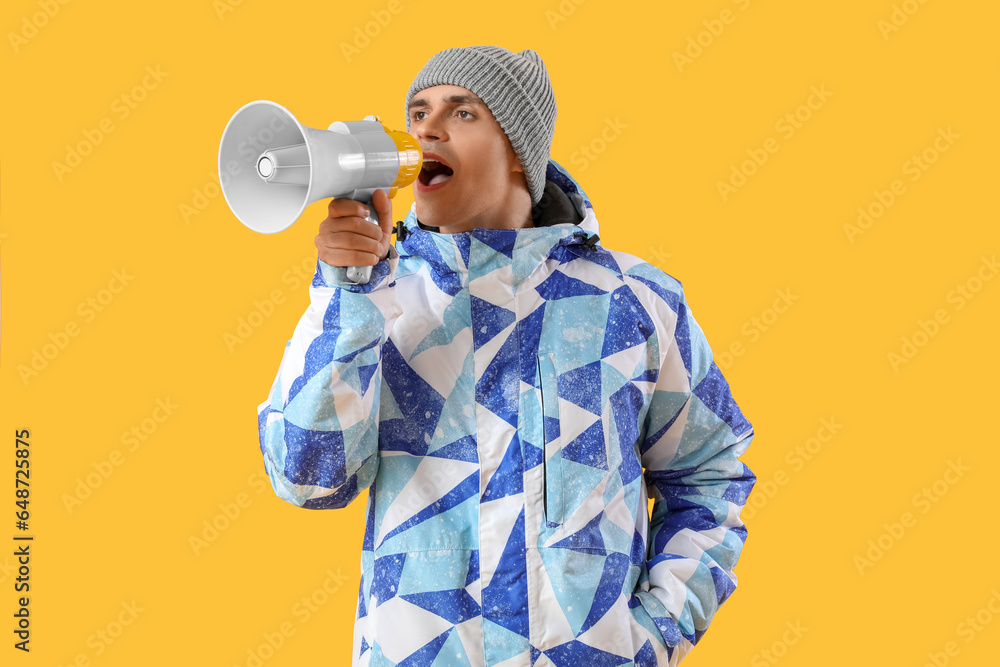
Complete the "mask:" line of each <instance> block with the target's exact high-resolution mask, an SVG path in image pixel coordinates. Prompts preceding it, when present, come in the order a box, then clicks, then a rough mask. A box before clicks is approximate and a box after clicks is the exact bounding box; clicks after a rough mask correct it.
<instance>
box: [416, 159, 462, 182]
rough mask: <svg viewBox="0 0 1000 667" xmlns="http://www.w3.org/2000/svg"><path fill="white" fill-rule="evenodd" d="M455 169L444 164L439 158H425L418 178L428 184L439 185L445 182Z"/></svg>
mask: <svg viewBox="0 0 1000 667" xmlns="http://www.w3.org/2000/svg"><path fill="white" fill-rule="evenodd" d="M454 173H455V172H454V171H453V170H452V168H451V167H449V166H448V165H446V164H442V163H441V162H438V161H437V160H429V159H425V160H424V162H423V166H422V168H421V169H420V175H419V176H417V178H418V179H419V180H420V182H421V183H423V184H424V185H427V186H431V185H437V184H438V183H444V182H445V181H447V180H448V179H449V178H451V177H452V175H454Z"/></svg>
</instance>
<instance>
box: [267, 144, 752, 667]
mask: <svg viewBox="0 0 1000 667" xmlns="http://www.w3.org/2000/svg"><path fill="white" fill-rule="evenodd" d="M546 177H547V180H548V181H549V182H548V183H547V184H546V198H545V199H543V200H542V202H541V203H540V205H539V207H536V212H537V210H539V209H545V208H546V207H548V208H547V209H546V210H544V211H542V218H540V219H539V220H540V221H536V225H542V226H536V227H534V228H528V229H517V230H514V229H475V230H472V231H468V232H463V233H458V234H440V233H436V232H434V231H431V230H430V229H428V228H422V227H421V226H420V225H418V223H417V219H416V210H415V208H411V209H410V212H409V214H408V215H407V217H406V219H405V220H404V221H403V222H402V223H401V229H400V230H398V232H399V233H398V234H397V242H396V246H395V250H390V256H389V258H387V259H386V260H385V261H382V262H379V263H378V264H377V265H376V266H375V267H374V269H373V271H372V277H371V280H370V282H369V283H368V284H366V285H349V284H348V283H347V282H346V281H345V269H342V268H337V267H332V266H330V265H327V264H326V263H325V262H322V261H319V262H318V263H317V272H316V275H315V277H314V279H313V283H312V285H311V287H310V296H311V305H310V307H309V308H308V310H307V311H306V313H305V314H304V315H303V316H302V318H301V320H300V321H299V323H298V325H297V326H296V328H295V332H294V334H293V335H292V338H291V340H290V341H289V342H288V344H287V346H286V348H285V352H284V357H283V359H282V361H281V366H280V369H279V371H278V375H277V378H276V379H275V381H274V385H273V387H272V390H271V396H270V399H269V400H268V401H267V402H266V403H263V404H262V405H261V406H260V408H259V428H260V447H261V451H262V452H263V455H264V464H265V467H266V470H267V474H268V476H269V477H270V480H271V484H272V485H273V487H274V490H275V492H276V493H277V495H278V496H279V497H280V498H282V499H284V500H286V501H288V502H289V503H292V504H294V505H296V506H300V507H304V508H307V509H332V508H340V507H345V506H346V505H347V504H348V503H350V502H351V501H353V500H354V499H355V498H356V497H357V496H358V495H359V494H360V493H361V492H362V491H363V490H365V489H367V490H368V494H367V498H368V499H367V527H366V530H365V535H364V542H363V545H362V552H361V573H362V578H361V586H360V590H359V591H358V602H357V618H356V622H355V634H354V646H353V657H352V664H353V665H354V666H355V667H361V666H369V667H376V666H378V667H382V666H383V665H393V666H398V667H418V666H421V667H422V666H430V667H445V666H446V665H447V666H449V667H452V666H456V667H457V666H477V667H478V666H482V665H489V666H491V667H515V666H516V667H522V666H523V667H529V666H530V667H543V666H550V665H555V666H557V667H570V666H572V667H583V666H587V667H589V666H592V665H594V666H605V665H607V666H617V665H642V666H644V667H653V666H666V665H676V664H677V663H679V662H680V661H681V660H682V659H683V658H684V656H685V655H687V654H688V652H689V651H690V650H691V649H692V648H693V647H694V645H695V644H696V643H697V642H698V640H699V639H700V638H701V636H702V635H703V634H704V633H705V631H706V630H707V629H708V626H709V623H710V622H711V619H712V617H713V616H714V615H715V613H716V611H717V610H718V608H719V605H720V604H722V602H723V601H725V600H726V599H727V598H728V597H729V596H730V594H731V593H732V592H733V590H734V589H735V587H736V581H737V579H736V575H735V574H734V573H733V568H734V566H735V565H736V562H737V560H738V558H739V555H740V551H741V549H742V547H743V543H744V541H745V539H746V529H745V527H744V524H743V523H742V521H741V520H740V510H741V508H742V507H743V505H744V504H745V503H746V499H747V495H748V494H749V493H750V490H751V488H752V487H753V485H754V482H755V481H756V478H755V477H754V475H753V474H752V473H751V471H750V469H749V468H748V467H747V466H746V465H744V464H743V463H742V462H741V461H740V460H739V456H740V455H742V454H743V453H744V451H745V450H746V449H747V447H748V446H749V444H750V441H751V439H752V438H753V429H752V427H751V425H750V423H749V422H748V421H747V419H746V418H745V417H744V416H743V414H742V413H741V412H740V409H739V408H738V407H737V405H736V403H735V402H734V401H733V398H732V396H731V394H730V390H729V385H728V384H727V382H726V380H725V379H724V378H723V376H722V375H721V373H720V371H719V369H718V367H717V366H716V365H715V363H714V362H713V360H712V352H711V349H710V348H709V345H708V343H707V341H706V338H705V336H704V334H703V332H702V330H701V328H700V327H699V326H698V324H697V322H696V321H695V320H694V318H693V317H692V315H691V312H690V310H689V308H688V305H687V302H686V300H685V296H684V291H683V289H682V286H681V283H680V282H678V281H677V280H675V279H674V278H672V277H671V276H669V275H667V274H665V273H664V272H662V271H660V270H659V269H657V268H655V267H653V266H651V265H650V264H647V263H646V262H643V261H642V260H640V259H638V258H636V257H633V256H631V255H628V254H625V253H621V252H615V251H611V250H607V249H605V248H603V247H601V246H600V245H598V244H597V243H596V240H597V237H596V234H597V231H598V227H597V218H596V217H595V214H594V211H593V208H592V207H591V205H590V202H589V201H588V200H587V198H586V195H585V194H584V193H583V191H582V190H581V188H580V187H579V185H577V184H576V182H575V181H574V180H573V179H572V178H571V177H570V176H569V175H568V174H567V173H566V171H565V170H564V169H563V168H562V167H561V166H559V165H558V164H556V163H555V162H552V161H550V163H549V166H548V173H547V174H546ZM567 212H569V213H570V214H571V215H567ZM560 215H562V216H563V218H562V219H560V217H559V216H560ZM581 217H582V219H581ZM573 222H576V224H573ZM650 497H652V498H653V500H654V505H653V510H652V516H650V513H649V507H648V501H649V498H650ZM346 650H347V649H346V647H344V651H345V653H346ZM344 659H345V662H346V655H345V656H344ZM338 664H339V660H338Z"/></svg>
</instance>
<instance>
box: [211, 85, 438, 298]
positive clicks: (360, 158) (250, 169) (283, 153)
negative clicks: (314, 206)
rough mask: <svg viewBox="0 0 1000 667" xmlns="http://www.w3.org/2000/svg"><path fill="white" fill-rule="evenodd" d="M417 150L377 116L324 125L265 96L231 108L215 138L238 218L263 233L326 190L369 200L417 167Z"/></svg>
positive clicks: (355, 279) (358, 273) (354, 270)
mask: <svg viewBox="0 0 1000 667" xmlns="http://www.w3.org/2000/svg"><path fill="white" fill-rule="evenodd" d="M422 163H423V152H422V151H421V149H420V144H418V143H417V140H416V139H414V138H413V137H412V136H411V135H409V134H408V133H406V132H398V131H393V130H388V129H386V128H385V126H384V125H382V121H381V119H380V118H379V117H378V116H375V115H370V116H366V117H365V118H364V119H363V120H356V121H335V122H333V123H331V124H330V127H328V128H327V129H326V130H320V129H316V128H313V127H307V126H305V125H302V124H301V123H299V121H298V120H297V119H296V118H295V116H294V115H292V113H291V112H290V111H289V110H288V109H286V108H285V107H283V106H281V105H280V104H277V103H276V102H271V101H268V100H257V101H256V102H250V103H249V104H246V105H244V106H243V107H242V108H241V109H240V110H239V111H237V112H236V113H235V114H233V117H232V118H230V119H229V123H227V124H226V129H225V130H224V131H223V133H222V142H221V144H220V145H219V173H220V174H222V173H228V174H229V175H230V178H228V179H220V184H221V186H222V194H223V195H224V197H225V199H226V203H227V204H229V208H230V209H231V210H232V212H233V214H234V215H235V216H236V217H237V218H238V219H239V221H240V222H242V223H243V224H244V225H246V226H247V227H249V228H250V229H252V230H254V231H255V232H260V233H262V234H274V233H277V232H280V231H282V230H284V229H287V228H288V227H290V226H291V225H292V223H294V222H295V221H296V220H298V218H299V216H301V215H302V211H304V210H305V208H306V206H308V205H309V204H311V203H313V202H315V201H318V200H320V199H325V198H328V197H339V198H346V199H353V200H355V201H359V202H362V203H364V204H366V205H367V206H368V210H369V211H370V212H371V215H369V217H368V220H369V221H370V222H372V223H373V224H376V225H377V224H378V216H377V215H376V213H375V207H374V206H373V205H372V195H374V194H375V191H376V190H382V191H384V192H385V193H386V194H387V195H388V196H389V197H390V198H391V197H393V196H395V194H396V191H397V190H398V189H399V188H402V187H406V186H407V185H409V184H410V183H412V182H413V181H414V180H416V178H417V175H418V174H420V167H421V165H422ZM371 269H372V267H370V266H352V267H349V268H348V270H347V279H348V281H350V282H352V283H354V284H365V283H367V282H368V280H369V278H370V277H371Z"/></svg>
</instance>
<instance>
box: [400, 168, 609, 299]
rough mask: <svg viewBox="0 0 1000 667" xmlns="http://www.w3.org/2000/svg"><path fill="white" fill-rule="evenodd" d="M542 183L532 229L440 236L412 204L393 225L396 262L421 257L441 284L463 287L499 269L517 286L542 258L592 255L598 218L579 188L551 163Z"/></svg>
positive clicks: (596, 238)
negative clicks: (587, 252)
mask: <svg viewBox="0 0 1000 667" xmlns="http://www.w3.org/2000/svg"><path fill="white" fill-rule="evenodd" d="M545 180H546V183H545V191H544V194H543V196H542V199H541V201H539V202H538V204H536V205H535V206H534V207H532V218H533V219H534V222H535V226H534V227H528V228H525V229H472V230H469V231H467V232H458V233H455V234H442V233H439V232H437V231H435V230H436V229H437V228H434V227H428V226H425V225H423V224H422V223H420V222H419V221H418V220H417V214H416V204H413V206H411V207H410V211H409V213H408V214H407V216H406V219H405V220H403V221H401V222H399V223H397V243H396V249H397V251H398V252H399V255H400V258H401V259H405V258H406V257H407V256H419V257H421V258H422V259H424V260H425V261H426V262H427V263H428V265H429V266H430V269H431V270H432V271H433V272H434V273H435V274H438V275H437V276H436V277H437V278H441V279H444V280H445V281H446V282H451V281H453V280H456V279H457V280H458V281H460V284H464V283H465V282H466V281H468V280H469V279H474V278H476V277H478V276H481V275H485V274H486V273H491V272H493V271H496V270H497V269H502V270H504V273H505V274H507V273H508V272H509V280H510V281H511V282H512V283H513V284H514V285H517V284H519V283H520V282H521V281H523V280H524V279H525V278H527V277H528V276H529V275H530V274H531V273H532V272H533V271H534V270H535V268H536V267H537V266H538V265H539V264H540V263H541V262H542V261H544V260H545V259H547V258H550V257H555V258H558V259H560V261H562V260H563V258H564V256H565V253H566V252H567V251H569V252H571V253H572V254H574V255H575V254H577V253H579V252H582V251H584V250H588V249H591V250H596V249H597V242H598V240H599V237H598V223H597V216H596V215H595V214H594V209H593V207H592V206H591V204H590V200H589V199H588V198H587V196H586V194H585V193H584V192H583V189H582V188H581V187H580V186H579V184H577V182H576V181H574V180H573V178H572V177H571V176H570V175H569V173H568V172H566V170H565V169H563V168H562V167H561V166H560V165H559V164H558V163H556V162H555V161H554V160H551V159H550V160H549V164H548V167H547V169H546V173H545ZM483 250H486V251H487V252H483ZM508 267H509V269H508ZM470 274H471V275H470ZM458 286H459V285H457V284H456V285H455V286H454V287H456V288H457V287H458ZM447 291H449V292H450V291H451V290H450V289H449V290H447Z"/></svg>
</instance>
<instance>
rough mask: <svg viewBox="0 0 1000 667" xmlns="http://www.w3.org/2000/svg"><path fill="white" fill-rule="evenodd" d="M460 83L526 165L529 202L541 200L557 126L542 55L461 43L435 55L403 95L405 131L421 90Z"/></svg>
mask: <svg viewBox="0 0 1000 667" xmlns="http://www.w3.org/2000/svg"><path fill="white" fill-rule="evenodd" d="M439 85H452V86H461V87H463V88H467V89H469V90H471V91H472V92H473V93H475V94H476V95H478V96H479V98H480V99H481V100H482V101H483V102H485V103H486V106H487V107H489V110H490V112H492V113H493V117H494V118H496V119H497V123H499V124H500V127H501V128H502V129H503V131H504V132H505V133H506V134H507V139H508V140H510V145H511V148H513V149H514V153H515V154H516V155H517V157H518V159H520V160H521V168H522V169H524V178H525V180H526V181H527V184H528V192H530V193H531V203H532V204H537V203H538V202H539V201H541V199H542V192H543V191H544V189H545V170H546V168H547V167H548V163H549V150H550V148H551V146H552V136H553V134H554V133H555V127H556V98H555V94H554V93H553V92H552V83H551V82H550V81H549V73H548V70H546V69H545V63H543V62H542V58H541V56H539V55H538V54H537V53H535V52H534V51H532V50H531V49H525V50H524V51H521V52H520V53H514V52H512V51H508V50H507V49H505V48H502V47H499V46H464V47H459V48H454V49H446V50H444V51H440V52H439V53H437V54H435V55H434V56H433V57H432V58H431V59H430V60H428V61H427V64H426V65H424V67H423V69H421V70H420V72H418V73H417V77H416V78H415V79H414V80H413V83H412V84H411V85H410V90H409V91H408V92H407V93H406V106H405V108H404V109H403V113H404V114H405V115H406V130H407V131H409V130H410V100H411V99H413V96H414V95H415V94H416V93H418V92H419V91H421V90H423V89H424V88H430V87H431V86H439Z"/></svg>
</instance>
